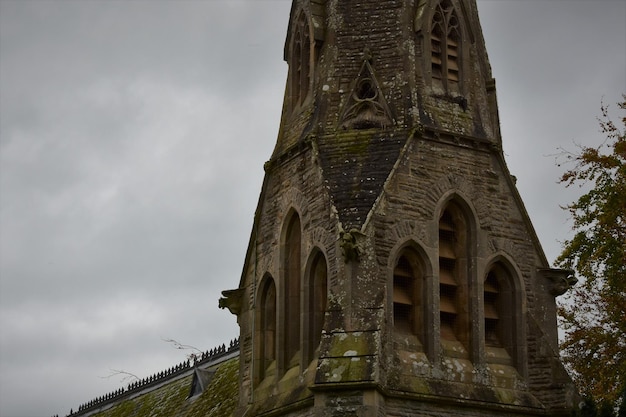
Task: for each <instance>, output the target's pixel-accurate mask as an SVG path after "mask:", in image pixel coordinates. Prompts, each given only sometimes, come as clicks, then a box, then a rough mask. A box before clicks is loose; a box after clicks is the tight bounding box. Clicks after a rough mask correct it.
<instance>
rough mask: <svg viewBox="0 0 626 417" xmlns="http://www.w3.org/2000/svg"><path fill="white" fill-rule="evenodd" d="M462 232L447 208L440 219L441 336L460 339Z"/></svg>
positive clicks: (447, 338) (445, 338) (446, 338)
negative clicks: (460, 252) (459, 251)
mask: <svg viewBox="0 0 626 417" xmlns="http://www.w3.org/2000/svg"><path fill="white" fill-rule="evenodd" d="M460 237H461V234H460V233H459V230H458V227H457V225H456V224H455V221H454V219H453V217H452V213H451V211H450V209H446V210H445V211H444V212H443V214H442V215H441V218H440V219H439V317H440V331H441V338H442V339H444V340H458V337H457V331H458V316H459V308H458V296H459V283H458V281H457V279H458V269H459V268H458V262H457V261H458V259H457V258H458V255H459V254H458V247H459V246H460V245H462V243H463V242H459V238H460Z"/></svg>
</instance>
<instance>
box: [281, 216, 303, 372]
mask: <svg viewBox="0 0 626 417" xmlns="http://www.w3.org/2000/svg"><path fill="white" fill-rule="evenodd" d="M301 234H302V232H301V229H300V218H299V217H298V215H297V214H296V213H294V214H292V216H291V218H290V219H289V222H288V223H287V230H286V233H285V241H284V251H283V275H284V285H285V316H284V320H283V323H284V332H285V333H284V335H285V337H284V349H283V352H284V355H285V357H284V363H283V366H284V369H287V368H289V367H291V366H292V365H293V364H291V362H293V361H297V359H298V358H297V353H298V352H299V350H300V270H301V268H300V265H301V245H302V244H301Z"/></svg>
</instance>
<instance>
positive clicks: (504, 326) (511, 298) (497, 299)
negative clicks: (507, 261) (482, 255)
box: [483, 262, 522, 365]
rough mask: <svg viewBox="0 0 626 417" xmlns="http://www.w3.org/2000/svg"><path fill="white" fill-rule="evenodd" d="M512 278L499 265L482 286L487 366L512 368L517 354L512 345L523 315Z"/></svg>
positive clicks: (515, 344) (514, 343) (503, 267)
mask: <svg viewBox="0 0 626 417" xmlns="http://www.w3.org/2000/svg"><path fill="white" fill-rule="evenodd" d="M519 309H520V307H519V302H518V300H517V294H516V292H515V285H514V280H513V275H512V274H511V273H510V272H509V269H508V268H506V267H505V266H504V265H503V264H502V263H500V262H498V263H496V264H494V265H493V266H492V267H491V268H490V269H489V272H488V273H487V276H486V277H485V281H484V283H483V316H484V342H485V348H486V354H487V361H488V362H495V363H500V364H506V365H515V364H516V363H517V362H518V359H519V358H518V356H519V352H518V349H517V343H516V342H515V341H516V340H517V339H518V338H519V335H518V334H517V333H518V332H519V329H520V325H519V323H518V322H516V318H517V319H519V318H520V317H521V316H522V314H521V312H520V311H519Z"/></svg>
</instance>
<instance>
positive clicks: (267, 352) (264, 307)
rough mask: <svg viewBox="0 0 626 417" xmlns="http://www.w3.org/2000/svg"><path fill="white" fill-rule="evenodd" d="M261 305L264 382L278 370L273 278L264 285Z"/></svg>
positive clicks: (260, 371) (261, 345) (260, 356)
mask: <svg viewBox="0 0 626 417" xmlns="http://www.w3.org/2000/svg"><path fill="white" fill-rule="evenodd" d="M260 305H261V309H260V313H261V314H260V320H259V321H260V323H259V328H260V344H259V350H260V352H259V353H260V354H259V359H260V365H259V380H261V381H262V380H263V379H264V378H266V377H267V376H269V375H270V374H271V373H272V368H273V369H274V370H275V368H276V365H275V360H276V285H275V284H274V280H273V279H272V278H271V277H267V278H266V279H265V281H264V282H263V284H262V288H261V297H260Z"/></svg>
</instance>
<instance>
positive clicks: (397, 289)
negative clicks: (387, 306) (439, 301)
mask: <svg viewBox="0 0 626 417" xmlns="http://www.w3.org/2000/svg"><path fill="white" fill-rule="evenodd" d="M421 269H422V268H420V263H419V258H418V255H417V253H415V251H414V250H412V249H410V248H406V249H404V250H403V251H402V252H401V253H400V256H399V257H398V260H397V261H396V265H395V267H394V270H393V324H394V329H395V331H396V332H398V333H403V334H413V335H416V336H418V338H419V339H422V332H423V302H422V291H423V290H422V288H423V276H422V275H423V274H422V270H421Z"/></svg>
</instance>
